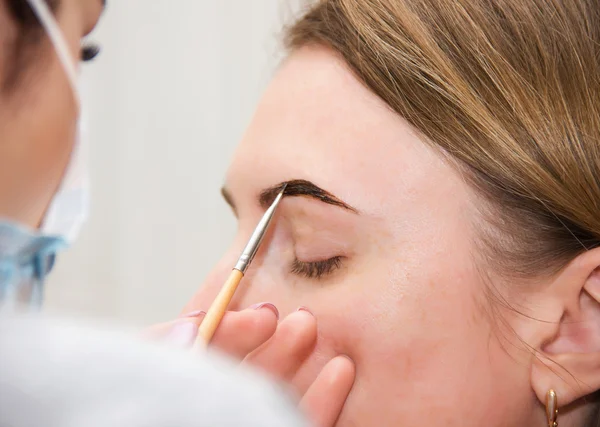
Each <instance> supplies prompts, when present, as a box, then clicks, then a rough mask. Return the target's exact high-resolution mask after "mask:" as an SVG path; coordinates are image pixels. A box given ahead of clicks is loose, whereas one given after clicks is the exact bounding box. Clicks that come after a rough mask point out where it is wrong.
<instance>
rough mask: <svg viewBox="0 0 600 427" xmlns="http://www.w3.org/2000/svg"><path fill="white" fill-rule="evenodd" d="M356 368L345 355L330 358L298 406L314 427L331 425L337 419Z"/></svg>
mask: <svg viewBox="0 0 600 427" xmlns="http://www.w3.org/2000/svg"><path fill="white" fill-rule="evenodd" d="M355 375H356V370H355V366H354V362H353V361H352V360H350V359H349V358H347V357H345V356H338V357H336V358H334V359H332V360H330V361H329V362H328V363H327V365H325V367H324V368H323V370H322V371H321V372H320V373H319V376H318V377H317V379H316V380H315V382H314V383H312V385H311V386H310V387H309V388H308V391H307V392H306V393H305V394H304V397H303V398H302V401H301V402H300V408H301V409H302V410H303V411H304V413H305V414H307V416H308V417H309V419H310V420H311V421H312V423H313V424H312V425H314V426H315V427H331V426H333V425H334V424H335V422H336V421H337V419H338V417H339V415H340V413H341V412H342V409H343V408H344V404H345V403H346V399H347V397H348V394H349V393H350V390H351V389H352V385H353V384H354V377H355Z"/></svg>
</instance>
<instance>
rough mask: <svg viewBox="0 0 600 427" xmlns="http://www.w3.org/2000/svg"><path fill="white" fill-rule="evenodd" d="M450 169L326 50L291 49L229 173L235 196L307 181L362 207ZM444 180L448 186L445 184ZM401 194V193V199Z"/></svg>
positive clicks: (375, 206)
mask: <svg viewBox="0 0 600 427" xmlns="http://www.w3.org/2000/svg"><path fill="white" fill-rule="evenodd" d="M449 173H452V172H451V169H450V168H449V167H448V166H447V165H445V164H444V163H443V161H442V158H441V156H439V155H438V154H437V153H435V152H434V151H433V150H432V149H431V148H429V147H428V146H427V145H425V144H423V143H422V142H421V140H420V139H419V136H418V135H417V133H416V132H415V131H414V129H413V128H412V127H411V126H410V125H409V124H408V123H407V122H406V121H405V120H403V119H402V118H401V117H400V116H398V115H397V114H396V113H394V112H393V111H391V110H390V109H389V108H388V107H387V105H386V104H385V103H384V102H383V101H381V100H380V99H379V98H378V97H376V96H375V95H374V94H373V93H371V92H370V91H369V90H368V89H366V88H365V87H364V86H363V85H362V84H361V83H360V82H359V81H358V79H356V78H355V77H354V75H353V74H352V72H351V71H350V70H349V69H348V68H347V66H346V65H345V64H344V62H343V61H342V60H341V59H340V58H338V57H337V56H336V55H335V54H333V53H332V52H331V51H329V50H327V49H325V48H317V47H308V48H303V49H300V50H299V51H296V52H294V53H293V54H292V55H291V56H290V57H289V58H288V59H287V60H286V62H285V63H284V64H283V65H282V67H281V68H280V70H279V71H278V73H277V75H276V76H275V78H274V79H273V81H272V82H271V84H270V86H269V87H268V89H267V91H266V93H265V95H264V97H263V98H262V100H261V102H260V103H259V106H258V108H257V110H256V113H255V116H254V118H253V120H252V122H251V125H250V127H249V129H248V131H247V133H246V135H245V136H244V138H243V140H242V142H241V144H240V146H239V147H238V150H237V151H236V154H235V156H234V160H233V163H232V165H231V168H230V170H229V173H228V177H227V185H228V186H229V187H230V189H231V191H232V193H234V194H235V193H236V192H238V193H240V194H244V193H247V192H250V193H252V192H256V191H260V189H262V188H265V187H269V186H271V185H273V184H275V183H278V182H281V181H284V180H286V179H296V178H302V179H308V180H310V181H313V182H315V183H316V184H317V185H319V186H321V187H322V188H324V189H326V190H328V191H330V192H332V193H334V194H336V195H337V196H339V197H341V198H342V199H344V200H345V201H346V202H348V203H349V204H351V205H353V206H357V207H358V208H359V209H360V210H361V211H363V212H369V211H371V212H375V211H379V210H380V207H381V206H383V205H386V206H391V205H392V204H393V201H394V200H396V201H398V202H400V201H401V200H402V199H406V197H407V196H410V195H411V194H412V195H413V196H414V194H415V189H416V188H419V191H420V192H424V191H428V190H431V191H438V192H439V191H441V190H442V189H441V188H440V187H443V186H444V185H439V184H438V185H437V187H436V188H433V187H432V188H430V189H428V188H426V187H425V182H426V181H428V182H431V180H432V179H433V180H435V179H436V176H443V175H446V174H449ZM447 184H450V183H449V182H447ZM400 196H402V197H400Z"/></svg>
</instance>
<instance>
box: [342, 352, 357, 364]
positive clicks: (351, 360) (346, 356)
mask: <svg viewBox="0 0 600 427" xmlns="http://www.w3.org/2000/svg"><path fill="white" fill-rule="evenodd" d="M340 356H342V357H345V358H346V359H348V360H349V361H350V362H352V364H354V360H353V359H352V358H351V357H350V356H348V355H347V354H340Z"/></svg>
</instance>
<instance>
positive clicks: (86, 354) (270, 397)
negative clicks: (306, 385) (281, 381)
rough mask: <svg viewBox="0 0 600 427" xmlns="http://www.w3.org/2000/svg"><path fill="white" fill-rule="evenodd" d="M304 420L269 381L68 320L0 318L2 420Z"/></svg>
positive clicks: (188, 426)
mask: <svg viewBox="0 0 600 427" xmlns="http://www.w3.org/2000/svg"><path fill="white" fill-rule="evenodd" d="M33 426H44V427H108V426H110V427H209V426H210V427H220V426H224V427H228V426H231V427H233V426H236V427H241V426H244V427H246V426H257V427H258V426H261V427H262V426H264V427H305V426H307V424H305V423H304V421H303V420H302V419H301V418H300V417H299V415H298V414H297V413H296V410H295V406H294V405H293V404H292V403H291V401H290V400H288V399H287V396H285V393H284V392H282V389H280V388H279V387H278V386H276V385H275V384H273V383H271V382H269V381H267V380H266V379H264V378H262V376H258V375H256V374H255V373H253V372H250V371H247V370H243V369H242V368H240V367H239V366H237V365H236V364H233V363H232V362H230V361H228V360H226V359H224V358H223V359H222V358H220V357H217V356H215V355H209V354H207V355H202V356H198V355H191V354H188V353H184V352H178V351H176V350H172V349H166V348H162V347H160V346H157V345H152V344H149V343H144V342H142V341H136V340H135V339H132V338H131V337H130V336H126V335H124V334H117V333H114V332H111V331H104V330H100V329H91V328H90V329H87V328H84V327H79V326H76V325H75V324H73V323H68V322H60V321H55V320H48V319H45V320H42V319H39V318H38V319H35V318H15V317H11V318H8V317H0V427H33Z"/></svg>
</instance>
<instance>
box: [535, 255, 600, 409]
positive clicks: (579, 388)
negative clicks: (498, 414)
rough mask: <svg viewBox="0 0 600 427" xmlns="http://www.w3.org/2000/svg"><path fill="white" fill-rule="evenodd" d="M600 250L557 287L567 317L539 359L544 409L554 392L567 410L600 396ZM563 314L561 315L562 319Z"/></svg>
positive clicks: (572, 267) (577, 263)
mask: <svg viewBox="0 0 600 427" xmlns="http://www.w3.org/2000/svg"><path fill="white" fill-rule="evenodd" d="M599 266H600V249H599V248H596V249H593V250H590V251H587V252H585V253H584V254H582V255H580V256H578V257H577V258H576V259H575V260H573V261H572V262H571V263H570V264H569V265H568V266H567V267H565V269H564V270H563V271H562V272H561V273H560V274H559V276H558V277H557V278H556V280H555V281H554V282H553V284H552V289H553V292H555V293H556V296H557V298H559V299H560V301H561V304H560V307H562V308H561V310H562V316H561V320H560V323H559V325H558V326H557V328H556V329H555V334H554V336H553V337H552V338H551V339H550V340H548V341H547V342H546V343H545V344H544V345H543V346H542V347H541V348H540V349H539V350H538V353H537V358H536V360H534V362H533V366H532V372H531V384H532V387H533V389H534V391H535V393H536V395H537V397H538V399H539V400H540V402H541V403H542V404H545V401H546V396H547V393H548V390H550V389H554V390H555V391H556V394H557V396H558V399H559V402H560V405H561V406H565V405H570V404H571V403H573V402H576V401H578V400H579V399H581V398H584V397H585V396H587V395H589V394H590V393H593V392H595V391H597V390H600V267H599ZM557 314H558V313H557Z"/></svg>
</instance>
